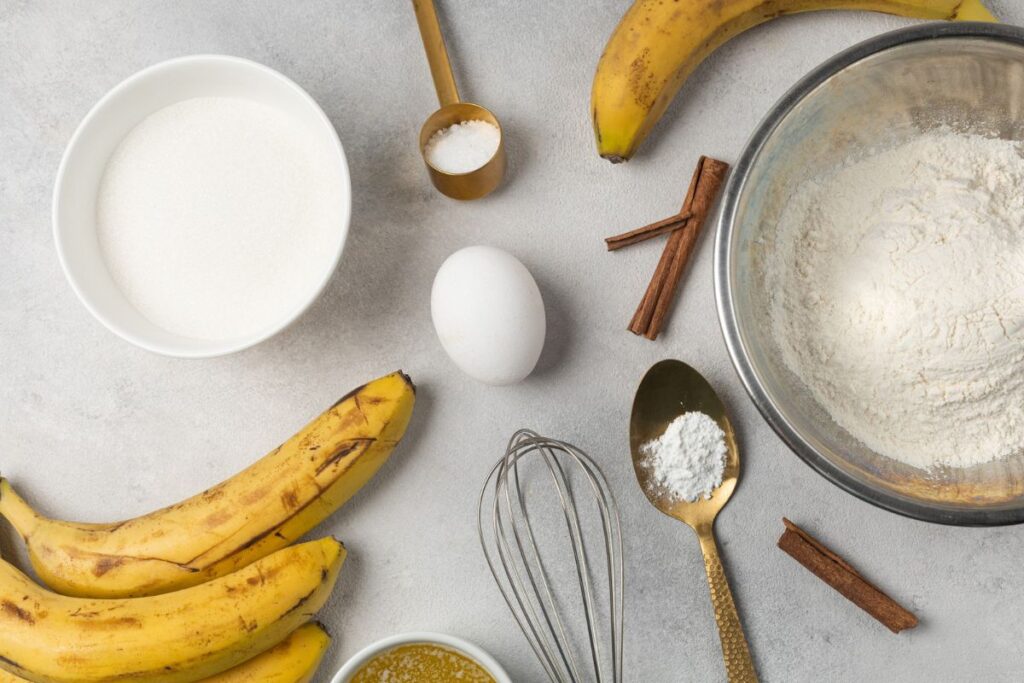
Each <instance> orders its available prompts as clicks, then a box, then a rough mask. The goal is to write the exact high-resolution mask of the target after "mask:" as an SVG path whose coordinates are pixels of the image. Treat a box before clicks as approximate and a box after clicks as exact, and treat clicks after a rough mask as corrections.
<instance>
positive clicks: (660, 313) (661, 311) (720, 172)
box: [629, 156, 729, 339]
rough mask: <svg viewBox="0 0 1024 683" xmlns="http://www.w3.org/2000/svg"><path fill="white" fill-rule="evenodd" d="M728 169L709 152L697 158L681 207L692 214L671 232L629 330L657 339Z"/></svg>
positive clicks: (726, 165)
mask: <svg viewBox="0 0 1024 683" xmlns="http://www.w3.org/2000/svg"><path fill="white" fill-rule="evenodd" d="M728 171H729V165H728V164H727V163H725V162H724V161H719V160H717V159H712V158H711V157H705V156H702V157H701V158H700V159H699V160H698V161H697V168H696V170H695V171H694V172H693V178H692V179H691V180H690V187H689V189H688V191H687V193H686V200H685V201H684V202H683V208H682V209H681V210H680V214H683V213H690V214H692V215H691V216H690V218H689V219H688V220H687V221H686V225H684V226H682V227H681V228H680V229H678V230H676V231H675V232H673V233H672V234H671V235H669V238H668V243H667V244H666V245H665V250H664V252H663V253H662V255H661V260H660V261H658V267H657V268H656V269H655V271H654V276H653V277H652V278H651V282H650V284H649V285H648V286H647V291H646V292H645V293H644V298H643V299H642V300H641V302H640V306H639V307H638V308H637V310H636V313H635V314H634V315H633V319H632V321H630V324H629V330H630V332H632V333H633V334H638V335H643V336H645V337H647V338H648V339H655V338H657V336H658V334H659V333H660V332H661V328H662V327H663V326H664V324H665V320H666V319H667V318H668V314H669V312H670V311H671V308H672V302H673V300H674V298H675V293H676V289H677V288H678V286H679V281H680V280H681V279H682V276H683V272H684V271H685V269H686V264H687V262H688V261H689V260H690V256H691V254H692V253H693V250H694V247H695V246H696V245H697V238H698V237H699V236H700V229H701V227H702V226H703V224H704V222H705V220H706V219H707V217H708V214H709V213H710V212H711V208H712V207H713V206H714V203H715V200H716V199H717V198H718V193H719V191H720V190H721V188H722V184H723V183H724V182H725V176H726V174H727V173H728Z"/></svg>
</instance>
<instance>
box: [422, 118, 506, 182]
mask: <svg viewBox="0 0 1024 683" xmlns="http://www.w3.org/2000/svg"><path fill="white" fill-rule="evenodd" d="M500 141H501V131H499V130H498V127H497V126H495V125H493V124H491V123H488V122H487V121H463V122H462V123H456V124H454V125H451V126H448V127H447V128H443V129H441V130H439V131H437V132H436V133H434V134H433V135H432V136H431V137H430V140H428V141H427V146H426V149H425V150H424V152H425V154H426V156H427V162H429V163H430V165H431V166H433V167H434V168H436V169H437V170H439V171H444V172H445V173H469V172H470V171H475V170H476V169H478V168H480V167H481V166H483V165H484V164H486V163H487V162H488V161H490V160H491V157H493V156H494V153H495V152H496V151H498V144H499V143H500Z"/></svg>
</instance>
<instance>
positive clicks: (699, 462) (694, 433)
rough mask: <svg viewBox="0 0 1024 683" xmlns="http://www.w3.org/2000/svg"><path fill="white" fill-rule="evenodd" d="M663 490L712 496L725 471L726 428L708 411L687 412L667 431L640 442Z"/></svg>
mask: <svg viewBox="0 0 1024 683" xmlns="http://www.w3.org/2000/svg"><path fill="white" fill-rule="evenodd" d="M640 452H641V453H642V454H643V455H644V461H643V465H644V466H645V467H647V468H648V470H649V471H650V473H651V478H652V479H653V480H654V483H655V484H656V485H657V488H658V489H659V491H663V492H664V493H666V494H667V495H668V496H670V497H671V498H674V499H676V500H685V501H687V502H693V501H695V500H697V499H698V498H701V497H703V498H710V497H711V493H712V492H713V491H714V490H715V489H716V488H718V487H719V486H721V485H722V474H723V473H724V472H725V457H726V452H727V449H726V445H725V432H723V431H722V428H721V427H719V426H718V423H716V422H715V421H714V420H712V419H711V418H710V417H708V416H707V415H705V414H704V413H698V412H689V413H683V414H682V415H680V416H679V417H677V418H676V419H674V420H672V422H670V423H669V425H668V427H667V428H666V429H665V433H664V434H662V435H661V436H660V437H658V438H657V439H652V440H651V441H648V442H647V443H645V444H643V445H642V446H640Z"/></svg>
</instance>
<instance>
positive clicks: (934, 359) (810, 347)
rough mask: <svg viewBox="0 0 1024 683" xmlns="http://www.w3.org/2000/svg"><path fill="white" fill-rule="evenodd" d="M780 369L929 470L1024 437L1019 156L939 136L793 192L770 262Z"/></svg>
mask: <svg viewBox="0 0 1024 683" xmlns="http://www.w3.org/2000/svg"><path fill="white" fill-rule="evenodd" d="M767 268H768V272H767V285H768V287H769V289H770V291H772V292H773V294H772V296H773V299H772V302H771V307H770V316H771V322H772V326H773V333H774V335H775V338H776V339H777V340H778V342H779V345H780V347H781V350H782V355H783V360H784V361H785V363H786V365H788V367H789V368H790V369H791V370H792V371H793V372H794V373H795V374H796V375H797V376H799V377H801V378H802V379H803V380H804V381H805V382H806V383H807V386H808V387H809V388H810V390H811V392H812V393H813V395H814V397H815V398H816V399H817V400H818V401H819V402H820V403H821V404H822V405H823V406H824V407H825V409H826V410H828V411H829V413H831V415H832V418H833V419H834V420H835V421H836V422H837V423H838V424H839V425H840V426H842V427H844V428H845V429H846V430H847V431H849V432H850V433H851V434H852V435H853V436H854V437H856V438H857V439H859V440H861V441H862V442H863V443H864V444H865V445H867V446H868V447H870V448H872V449H874V450H875V451H877V452H879V453H881V454H883V455H886V456H888V457H891V458H895V459H897V460H900V461H902V462H904V463H907V464H909V465H912V466H916V467H920V468H929V467H935V466H952V467H966V466H970V465H974V464H977V463H984V462H988V461H991V460H995V459H998V458H1003V457H1006V456H1009V455H1012V454H1015V453H1018V452H1020V451H1021V448H1022V444H1024V159H1022V157H1021V149H1020V146H1019V145H1018V144H1016V143H1013V142H1008V141H1004V140H992V139H987V138H982V137H977V136H965V135H957V134H954V133H951V132H933V133H929V134H927V135H925V136H923V137H921V138H920V139H917V140H915V141H913V142H910V143H907V144H904V145H902V146H900V147H897V148H895V149H890V150H887V151H883V152H880V153H877V154H874V155H871V156H868V157H866V158H863V159H861V160H857V161H850V162H848V163H847V164H845V165H844V166H841V167H840V168H838V169H836V170H835V171H834V172H832V173H830V174H827V175H825V176H823V177H818V178H816V179H815V180H811V181H808V182H805V183H804V184H803V185H801V186H800V187H799V188H798V189H797V191H796V192H795V193H794V195H793V196H792V197H791V198H790V201H789V204H788V205H787V207H786V209H785V211H784V212H783V215H782V217H781V220H780V222H779V226H778V237H777V244H776V252H775V253H774V254H773V255H772V257H771V263H770V264H769V265H768V266H767Z"/></svg>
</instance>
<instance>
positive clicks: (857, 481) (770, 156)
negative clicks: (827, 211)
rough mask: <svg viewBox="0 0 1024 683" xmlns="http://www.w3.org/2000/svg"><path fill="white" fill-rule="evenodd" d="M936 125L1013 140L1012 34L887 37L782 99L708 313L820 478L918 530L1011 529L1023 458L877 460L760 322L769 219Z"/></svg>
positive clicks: (725, 244) (1023, 499)
mask: <svg viewBox="0 0 1024 683" xmlns="http://www.w3.org/2000/svg"><path fill="white" fill-rule="evenodd" d="M942 126H946V127H950V128H953V129H956V130H959V131H964V132H972V133H979V134H983V135H987V136H992V137H999V138H1005V139H1010V140H1024V29H1020V28H1016V27H1012V26H1002V25H995V24H974V23H970V24H926V25H922V26H916V27H913V28H909V29H904V30H899V31H894V32H892V33H888V34H885V35H882V36H879V37H877V38H874V39H871V40H868V41H866V42H864V43H861V44H860V45H857V46H855V47H853V48H851V49H849V50H847V51H846V52H843V53H842V54H840V55H838V56H836V57H834V58H833V59H831V60H829V61H828V62H826V63H825V64H823V65H822V66H820V67H819V68H817V69H816V70H815V71H814V72H812V73H811V74H809V75H808V76H807V77H805V78H804V79H803V80H801V81H800V82H799V83H798V84H797V85H796V86H795V87H794V88H793V89H792V90H790V92H789V93H788V94H786V95H785V96H784V97H783V98H782V100H781V101H780V102H779V103H778V104H777V105H776V106H775V107H774V109H772V111H771V112H770V113H769V114H768V116H767V118H766V119H765V120H764V121H763V122H762V123H761V125H760V127H759V128H758V129H757V131H756V132H755V133H754V135H753V137H752V138H751V140H750V142H749V143H748V145H747V148H746V150H745V151H744V153H743V156H742V158H741V159H740V161H739V163H738V164H737V165H736V167H735V169H734V171H733V175H732V178H731V179H730V182H729V185H728V187H727V189H726V194H725V199H724V204H723V209H722V217H721V224H720V226H719V230H718V239H717V243H716V246H715V288H716V294H717V298H718V309H719V316H720V318H721V322H722V329H723V333H724V335H725V340H726V344H727V346H728V348H729V353H730V355H731V356H732V359H733V363H734V364H735V365H736V369H737V371H738V372H739V375H740V378H741V379H742V381H743V384H744V385H745V386H746V388H747V391H748V392H749V393H750V396H751V398H753V400H754V403H755V404H757V407H758V409H759V410H760V411H761V413H762V414H763V415H764V417H765V419H766V420H767V421H768V423H769V424H770V425H771V426H772V427H773V428H774V429H775V431H776V432H778V434H779V436H781V437H782V439H783V440H784V441H785V442H786V443H787V444H788V445H789V446H790V448H792V449H793V450H794V451H795V452H796V454H797V455H799V456H800V457H801V458H802V459H803V460H804V461H805V462H806V463H807V464H808V465H810V466H811V467H812V468H813V469H814V470H815V471H817V472H818V473H819V474H821V475H823V476H824V477H826V478H827V479H829V480H830V481H832V482H833V483H835V484H837V485H838V486H840V487H841V488H843V489H845V490H847V491H849V492H850V493H853V494H854V495H856V496H859V497H860V498H862V499H864V500H866V501H868V502H870V503H873V504H875V505H877V506H879V507H882V508H885V509H887V510H891V511H893V512H897V513H900V514H903V515H907V516H910V517H915V518H917V519H922V520H926V521H929V522H940V523H944V524H960V525H996V524H1011V523H1018V522H1022V521H1024V456H1019V457H1018V456H1015V457H1011V458H1009V459H1006V460H1001V461H996V462H991V463H987V464H984V465H979V466H975V467H970V468H948V469H944V470H939V471H924V470H921V469H917V468H913V467H910V466H908V465H904V464H902V463H899V462H897V461H895V460H892V459H889V458H886V457H883V456H881V455H879V454H878V453H876V452H874V451H872V450H871V449H869V448H867V447H866V446H865V445H864V444H862V443H860V442H859V441H858V440H857V439H856V438H855V437H854V436H852V435H851V434H849V433H848V432H846V431H845V430H844V429H843V428H841V427H840V426H839V425H837V424H836V423H835V422H834V421H833V420H832V419H831V418H830V417H829V415H828V414H827V413H826V412H825V410H824V409H823V408H822V407H821V406H820V405H819V404H818V403H817V402H816V401H815V400H814V399H813V398H812V396H811V393H810V391H809V390H808V388H807V387H806V385H805V384H804V383H803V381H802V380H801V379H800V378H799V377H796V376H795V375H794V374H793V373H792V372H791V371H790V370H789V369H788V368H787V367H785V365H784V364H783V362H782V360H781V353H780V351H779V350H778V347H777V344H776V342H775V340H774V339H773V338H772V334H771V326H770V325H769V323H768V320H767V315H768V313H767V312H768V310H769V306H768V300H769V296H770V295H771V294H770V292H769V291H768V288H767V287H766V286H765V285H764V265H765V261H766V260H767V259H770V258H771V257H772V247H773V244H774V239H775V230H776V225H777V223H778V217H779V212H780V210H781V209H782V207H783V206H784V204H785V202H786V199H787V198H788V197H789V196H790V194H791V192H792V191H793V189H794V188H795V187H796V186H797V185H798V184H799V183H800V182H801V180H803V179H805V178H807V177H810V176H813V175H815V174H817V173H819V172H821V171H823V170H825V169H827V168H829V167H830V166H832V165H834V164H835V163H836V162H837V160H839V159H842V158H844V157H845V156H847V155H848V154H850V153H851V152H856V151H857V150H860V149H864V148H866V147H868V146H875V145H878V144H880V143H882V144H886V143H899V142H901V141H906V140H909V139H912V138H914V137H915V136H918V135H920V134H921V133H922V132H923V131H927V130H929V129H933V128H937V127H942ZM1022 191H1024V188H1022ZM1022 441H1024V439H1022Z"/></svg>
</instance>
